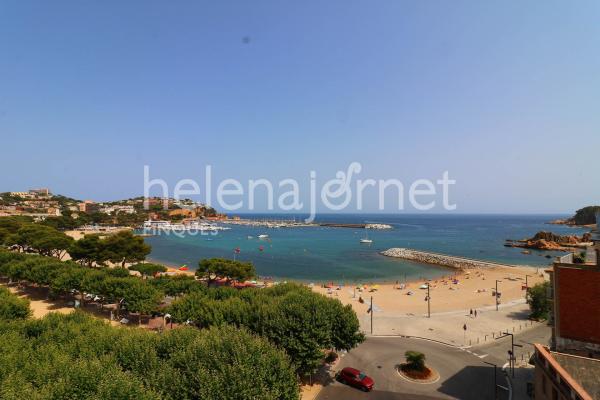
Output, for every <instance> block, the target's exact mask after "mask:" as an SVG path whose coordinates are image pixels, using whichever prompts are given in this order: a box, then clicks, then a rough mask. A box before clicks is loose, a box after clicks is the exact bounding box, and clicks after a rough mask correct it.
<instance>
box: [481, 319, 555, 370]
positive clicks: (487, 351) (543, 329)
mask: <svg viewBox="0 0 600 400" xmlns="http://www.w3.org/2000/svg"><path fill="white" fill-rule="evenodd" d="M551 336H552V331H551V328H550V327H549V326H547V325H539V326H536V327H535V328H532V329H528V330H526V331H525V332H523V333H518V334H515V339H514V342H515V345H521V346H523V347H515V356H516V358H517V361H520V360H521V355H523V360H524V361H527V356H528V355H531V354H533V352H534V349H533V344H534V343H541V344H545V345H547V344H549V342H550V337H551ZM510 344H511V343H510V336H508V337H505V338H502V339H497V340H495V341H493V342H489V343H488V344H485V345H481V346H477V347H473V348H472V349H471V350H472V351H473V352H474V353H475V354H477V355H479V356H484V358H483V359H484V360H486V361H488V362H492V363H496V364H499V366H502V365H504V363H506V362H507V361H508V350H510V347H511V346H510Z"/></svg>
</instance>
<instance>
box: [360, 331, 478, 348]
mask: <svg viewBox="0 0 600 400" xmlns="http://www.w3.org/2000/svg"><path fill="white" fill-rule="evenodd" d="M367 337H372V338H392V337H395V338H403V339H419V340H426V341H428V342H435V343H439V344H443V345H444V346H448V347H454V348H457V349H461V350H463V349H467V348H469V347H470V346H457V345H455V344H451V343H446V342H443V341H441V340H437V339H430V338H426V337H422V336H411V335H368V336H367Z"/></svg>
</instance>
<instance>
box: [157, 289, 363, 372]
mask: <svg viewBox="0 0 600 400" xmlns="http://www.w3.org/2000/svg"><path fill="white" fill-rule="evenodd" d="M168 312H169V313H170V314H171V315H172V316H173V319H174V320H175V321H176V322H183V321H187V320H191V321H192V322H193V324H194V325H196V326H198V327H210V326H223V325H226V324H230V325H234V326H238V327H245V328H247V329H249V330H251V331H253V332H255V333H256V334H260V335H261V336H264V337H266V338H267V339H269V341H271V342H272V343H274V344H275V345H277V346H280V347H282V348H283V349H285V351H286V352H287V354H288V355H289V356H290V357H291V359H292V361H293V363H294V365H295V367H296V370H297V372H298V373H300V374H302V375H308V374H312V373H314V372H315V371H316V369H317V368H318V366H319V365H320V364H321V363H322V361H323V359H324V356H325V354H324V352H323V350H324V349H327V348H332V347H333V348H337V349H346V350H349V349H352V348H353V347H355V346H357V345H358V344H359V343H361V342H362V341H363V340H364V335H363V334H362V333H361V332H360V331H359V323H358V318H357V317H356V314H355V313H354V311H353V310H352V308H351V307H349V306H343V305H342V304H341V303H340V302H339V301H338V300H335V299H329V298H327V297H325V296H322V295H320V294H317V293H314V292H312V291H311V290H310V289H308V288H306V287H303V286H299V285H295V284H285V285H278V286H274V287H271V288H266V289H246V290H241V291H240V290H236V289H232V288H218V289H211V290H206V291H195V292H192V293H190V294H188V295H186V296H183V297H181V298H180V299H178V300H176V301H174V302H173V303H172V304H171V306H170V307H169V308H168Z"/></svg>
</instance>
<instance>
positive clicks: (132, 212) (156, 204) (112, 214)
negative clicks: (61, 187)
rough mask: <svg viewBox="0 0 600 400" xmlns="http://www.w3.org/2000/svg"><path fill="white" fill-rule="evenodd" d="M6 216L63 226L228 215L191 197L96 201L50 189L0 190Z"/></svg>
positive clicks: (133, 223) (1, 212)
mask: <svg viewBox="0 0 600 400" xmlns="http://www.w3.org/2000/svg"><path fill="white" fill-rule="evenodd" d="M145 202H146V203H147V207H146V206H145V204H144V203H145ZM165 205H166V206H167V207H165ZM2 216H4V217H6V216H25V217H31V218H33V219H34V220H35V221H37V222H39V221H43V220H46V219H50V220H51V221H54V223H55V225H56V226H55V227H56V228H60V229H74V228H78V227H81V226H85V225H94V224H104V225H119V226H130V227H136V226H140V225H141V224H142V223H143V222H144V221H146V220H149V219H150V220H168V221H172V222H179V221H183V220H186V219H209V220H221V219H226V218H227V216H226V215H224V214H218V213H217V212H216V211H215V210H214V209H213V208H212V207H209V206H206V205H205V204H202V203H198V202H195V201H193V200H190V199H182V200H176V199H172V198H169V199H163V198H159V197H152V198H148V199H145V198H144V197H135V198H131V199H125V200H117V201H110V202H94V201H91V200H77V199H73V198H70V197H66V196H62V195H55V194H53V193H52V192H51V191H50V189H48V188H41V189H30V190H28V191H24V192H4V193H0V217H2Z"/></svg>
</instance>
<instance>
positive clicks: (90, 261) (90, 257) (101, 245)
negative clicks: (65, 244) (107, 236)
mask: <svg viewBox="0 0 600 400" xmlns="http://www.w3.org/2000/svg"><path fill="white" fill-rule="evenodd" d="M69 255H70V256H71V258H72V259H73V260H75V261H79V262H80V263H82V264H84V265H87V266H89V267H91V266H92V265H94V263H95V264H96V265H104V263H105V262H106V261H107V260H108V257H109V255H108V250H107V246H106V244H105V241H104V240H103V239H101V238H100V235H85V236H84V237H82V238H81V239H79V240H76V241H75V242H73V243H72V244H71V247H70V248H69Z"/></svg>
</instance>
